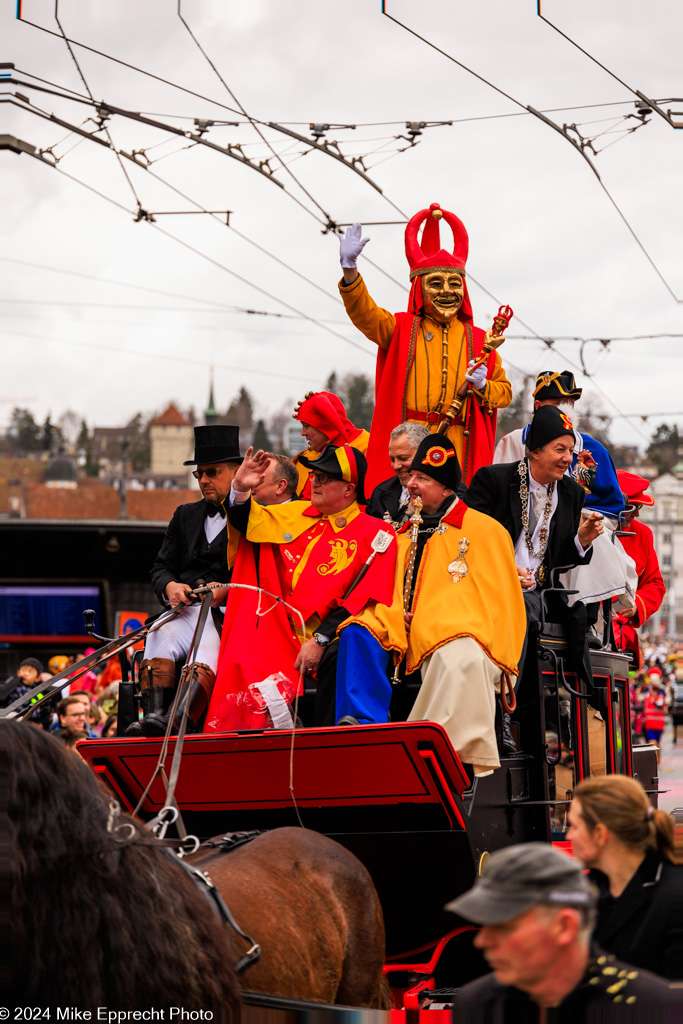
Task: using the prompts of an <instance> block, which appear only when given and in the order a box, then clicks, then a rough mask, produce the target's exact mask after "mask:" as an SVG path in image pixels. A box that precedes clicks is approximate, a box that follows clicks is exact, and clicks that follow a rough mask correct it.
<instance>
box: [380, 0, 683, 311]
mask: <svg viewBox="0 0 683 1024" xmlns="http://www.w3.org/2000/svg"><path fill="white" fill-rule="evenodd" d="M387 2H388V0H382V14H383V15H384V16H385V17H386V18H388V19H389V20H390V21H393V22H394V23H395V24H396V25H398V26H399V27H400V28H402V29H404V30H405V31H406V32H408V33H409V34H410V35H413V36H415V38H416V39H419V40H420V42H422V43H424V44H425V45H426V46H430V47H431V48H432V49H433V50H436V51H437V53H440V54H441V55H442V56H443V57H446V59H447V60H450V61H452V62H453V64H456V65H457V66H458V67H459V68H462V70H463V71H467V73H468V74H470V75H473V76H474V77H475V78H477V79H478V80H479V81H480V82H483V83H484V85H488V86H489V88H491V89H493V90H495V92H497V93H499V94H500V95H501V96H504V97H505V98H506V99H508V100H510V102H511V103H514V104H515V106H518V107H522V108H523V109H524V110H526V111H528V112H529V113H531V114H534V115H535V116H536V117H538V118H539V119H540V120H541V121H543V122H544V123H545V124H547V125H549V127H551V128H553V129H554V130H555V131H557V132H558V133H559V134H560V135H562V137H563V138H565V139H566V140H567V141H568V142H569V143H571V145H572V146H574V148H575V149H576V150H577V151H578V152H579V153H580V154H581V156H582V157H583V158H584V160H585V161H586V163H587V164H588V165H589V167H590V168H591V170H592V171H593V173H594V174H595V177H596V178H597V180H598V182H599V184H600V187H601V188H602V190H603V192H604V193H605V195H606V196H607V198H608V200H609V201H610V203H611V204H612V206H613V207H614V209H615V210H616V212H617V214H618V215H619V217H620V218H621V220H622V221H623V223H624V225H625V227H626V229H627V230H628V232H629V233H630V235H631V236H632V238H633V240H634V241H635V243H636V245H637V246H638V248H639V249H640V250H641V252H642V253H643V255H644V256H645V258H646V259H647V261H648V263H649V264H650V266H651V267H652V269H653V270H654V272H655V274H656V275H657V277H658V278H659V279H660V281H661V282H662V284H663V285H664V287H665V288H666V290H667V291H668V293H669V295H670V296H671V298H672V299H673V300H674V302H676V303H683V298H680V299H679V298H678V296H677V295H676V293H675V292H674V291H673V289H672V288H671V285H670V284H669V283H668V281H667V280H666V278H665V277H664V275H663V274H662V272H661V271H660V269H659V267H658V266H657V264H656V263H655V261H654V260H653V259H652V257H651V256H650V254H649V253H648V251H647V249H646V248H645V246H644V245H643V243H642V242H641V240H640V238H639V237H638V235H637V234H636V232H635V230H634V229H633V228H632V227H631V224H630V223H629V221H628V219H627V218H626V215H625V214H624V213H622V211H621V209H620V207H619V206H618V204H617V202H616V200H615V199H614V198H613V196H612V194H611V193H610V191H609V189H608V188H607V186H606V185H605V184H604V183H603V181H602V179H601V177H600V175H599V174H598V171H597V170H596V168H595V167H594V165H593V163H592V161H591V160H590V159H589V157H588V156H587V155H586V153H585V151H584V149H583V147H582V146H581V145H580V144H579V143H578V142H577V141H576V140H574V139H573V138H572V137H571V136H570V135H568V134H567V132H565V131H563V130H562V129H561V128H560V127H559V125H556V124H555V122H554V121H551V120H550V119H549V118H547V117H545V116H544V115H543V114H542V113H541V112H540V111H539V110H535V109H534V108H533V107H530V106H528V105H527V106H525V105H524V104H523V103H521V101H520V100H517V99H515V97H514V96H511V95H510V94H509V93H507V92H505V90H503V89H501V88H499V87H498V86H497V85H494V84H493V82H489V80H488V79H486V78H484V77H483V75H480V74H478V73H477V72H476V71H473V70H472V68H469V67H468V66H467V65H466V64H463V63H462V61H459V60H457V59H456V58H455V57H453V56H452V55H451V54H450V53H447V52H446V51H445V50H442V49H441V48H440V47H439V46H437V45H436V44H435V43H432V42H431V41H430V40H429V39H426V38H425V37H424V36H421V35H420V34H419V32H416V31H415V30H414V29H412V28H410V26H409V25H406V24H405V23H404V22H402V21H399V20H398V18H394V17H393V15H391V14H389V12H388V11H387V9H386V7H387ZM549 24H551V23H550V22H549ZM553 27H554V26H553ZM558 31H559V30H558ZM570 42H571V40H570ZM579 49H581V47H579ZM587 56H590V54H587ZM591 59H594V58H591ZM596 63H599V62H596ZM601 66H602V65H601ZM605 70H607V69H605ZM610 73H611V72H610ZM613 77H614V78H617V76H616V75H614V76H613ZM617 81H619V82H620V84H622V85H624V87H625V88H627V89H628V90H629V92H633V93H634V95H636V96H637V95H639V94H638V93H637V92H635V90H633V89H631V88H630V86H627V85H626V83H625V82H621V79H619V78H617Z"/></svg>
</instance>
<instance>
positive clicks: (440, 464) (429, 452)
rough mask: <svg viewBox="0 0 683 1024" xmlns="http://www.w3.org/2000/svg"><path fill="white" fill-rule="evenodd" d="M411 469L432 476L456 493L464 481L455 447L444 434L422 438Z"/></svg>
mask: <svg viewBox="0 0 683 1024" xmlns="http://www.w3.org/2000/svg"><path fill="white" fill-rule="evenodd" d="M410 469H411V472H415V473H424V474H425V476H431V477H432V478H433V479H434V480H438V481H439V483H440V484H443V486H444V487H448V488H450V490H451V491H455V490H456V489H457V486H458V484H459V483H460V481H461V480H462V473H461V471H460V463H459V462H458V456H457V454H456V451H455V446H454V444H453V442H452V441H451V440H450V439H449V438H447V437H445V436H444V435H443V434H430V435H429V437H423V438H422V440H421V441H420V444H419V446H418V449H417V451H416V452H415V456H414V458H413V461H412V462H411V463H410Z"/></svg>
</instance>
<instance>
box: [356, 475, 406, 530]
mask: <svg viewBox="0 0 683 1024" xmlns="http://www.w3.org/2000/svg"><path fill="white" fill-rule="evenodd" d="M402 489H403V488H402V484H401V481H400V480H399V478H398V477H397V476H392V477H390V478H389V479H388V480H383V481H382V483H381V484H377V486H376V487H375V489H374V491H373V492H372V494H371V495H370V500H369V501H368V504H367V508H366V509H365V511H366V512H367V514H368V515H369V516H375V518H376V519H384V513H385V512H388V513H389V515H390V516H391V518H392V521H394V522H395V521H396V520H397V519H398V510H399V502H400V500H401V491H402Z"/></svg>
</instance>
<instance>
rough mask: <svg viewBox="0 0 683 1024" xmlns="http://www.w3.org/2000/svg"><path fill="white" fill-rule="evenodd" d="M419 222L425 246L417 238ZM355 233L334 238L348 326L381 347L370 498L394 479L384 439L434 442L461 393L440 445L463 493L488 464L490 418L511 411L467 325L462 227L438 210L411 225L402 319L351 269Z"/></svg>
mask: <svg viewBox="0 0 683 1024" xmlns="http://www.w3.org/2000/svg"><path fill="white" fill-rule="evenodd" d="M442 220H444V221H445V222H446V223H447V224H448V225H449V227H450V228H451V231H452V232H453V240H454V248H453V252H452V253H450V252H447V251H446V250H445V249H442V248H441V242H440V238H439V224H440V222H441V221H442ZM423 223H424V230H423V233H422V239H421V241H420V242H418V237H417V236H418V230H419V228H420V226H421V225H422V224H423ZM360 236H361V227H360V225H359V224H354V225H352V227H350V228H349V229H348V231H347V232H346V235H345V236H342V238H341V239H340V259H341V265H342V269H343V271H344V278H343V281H342V282H341V283H340V291H341V294H342V298H343V300H344V305H345V306H346V312H347V313H348V314H349V316H350V318H351V320H352V321H353V323H354V325H355V326H356V327H357V328H358V330H359V331H362V333H363V334H364V335H365V336H366V338H369V340H370V341H373V342H374V343H375V344H376V345H377V346H378V347H379V352H378V353H377V369H376V378H375V389H376V404H375V414H374V417H373V421H372V428H371V431H370V444H369V447H368V453H367V458H368V480H367V490H368V493H370V491H372V490H373V489H374V488H375V487H376V486H377V484H379V483H381V482H382V481H383V480H386V479H387V478H388V477H390V476H391V466H390V464H389V460H388V457H387V450H388V444H389V433H390V431H391V430H392V429H393V427H395V426H396V425H397V424H398V423H404V422H406V421H407V422H413V423H423V424H424V425H425V426H427V427H428V428H429V430H430V431H431V432H432V433H435V432H436V431H437V430H438V428H439V424H440V423H441V422H442V421H443V420H444V419H445V418H446V417H445V413H446V411H447V410H448V408H449V406H450V405H451V403H452V402H453V400H454V398H455V396H456V394H457V391H458V389H459V388H460V386H461V385H462V384H463V383H465V381H467V382H469V385H470V392H469V394H468V396H467V400H466V402H465V404H464V405H463V407H462V410H461V413H460V415H459V416H458V417H457V418H456V420H455V422H454V423H453V424H452V426H451V427H450V428H449V430H448V433H447V436H448V437H449V438H450V440H451V441H452V442H453V444H454V445H455V450H456V453H457V456H458V460H459V462H460V464H461V466H462V468H463V479H464V481H465V483H466V484H469V482H470V480H471V478H472V476H473V475H474V473H476V471H477V470H478V469H479V467H480V466H488V465H490V463H491V460H492V458H493V450H494V445H495V438H496V410H497V409H500V408H505V406H507V405H509V404H510V400H511V398H512V388H511V387H510V383H509V381H508V379H507V377H506V376H505V371H504V370H503V367H502V365H501V361H500V356H499V355H498V353H497V352H492V353H491V354H490V355H489V357H488V359H487V360H486V361H485V362H484V363H483V364H482V365H481V366H477V367H474V365H473V363H474V360H475V359H476V358H477V357H478V356H480V355H481V354H482V352H483V345H484V340H485V337H486V335H485V333H484V331H482V330H480V329H479V328H478V327H475V326H474V325H473V322H472V307H471V305H470V298H469V295H468V292H467V284H466V282H465V263H466V261H467V253H468V247H469V242H468V237H467V232H466V230H465V226H464V224H463V223H462V221H461V220H460V219H459V218H458V217H456V216H455V214H453V213H449V211H448V210H442V209H441V208H440V207H439V204H438V203H432V205H431V206H430V208H429V209H428V210H421V211H420V212H419V213H417V214H415V216H414V217H413V218H412V219H411V220H410V221H409V222H408V226H407V228H406V234H405V246H406V256H407V257H408V263H409V265H410V280H411V282H412V285H411V289H410V299H409V303H408V312H407V313H389V312H388V311H387V310H386V309H382V308H381V307H379V306H378V305H377V304H376V303H375V302H374V301H373V300H372V298H371V297H370V295H369V293H368V290H367V288H366V286H365V283H364V281H363V279H362V277H361V276H360V274H359V273H358V271H357V269H356V262H357V259H358V256H359V255H360V253H361V251H362V249H363V247H364V245H365V243H366V242H367V241H369V239H367V238H361V237H360Z"/></svg>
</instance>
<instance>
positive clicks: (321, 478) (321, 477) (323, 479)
mask: <svg viewBox="0 0 683 1024" xmlns="http://www.w3.org/2000/svg"><path fill="white" fill-rule="evenodd" d="M311 480H317V481H318V483H319V484H321V485H322V486H323V487H324V486H325V484H329V483H332V482H333V481H336V480H337V478H336V476H328V475H327V474H326V473H316V471H315V470H312V471H311ZM337 482H338V481H337Z"/></svg>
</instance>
